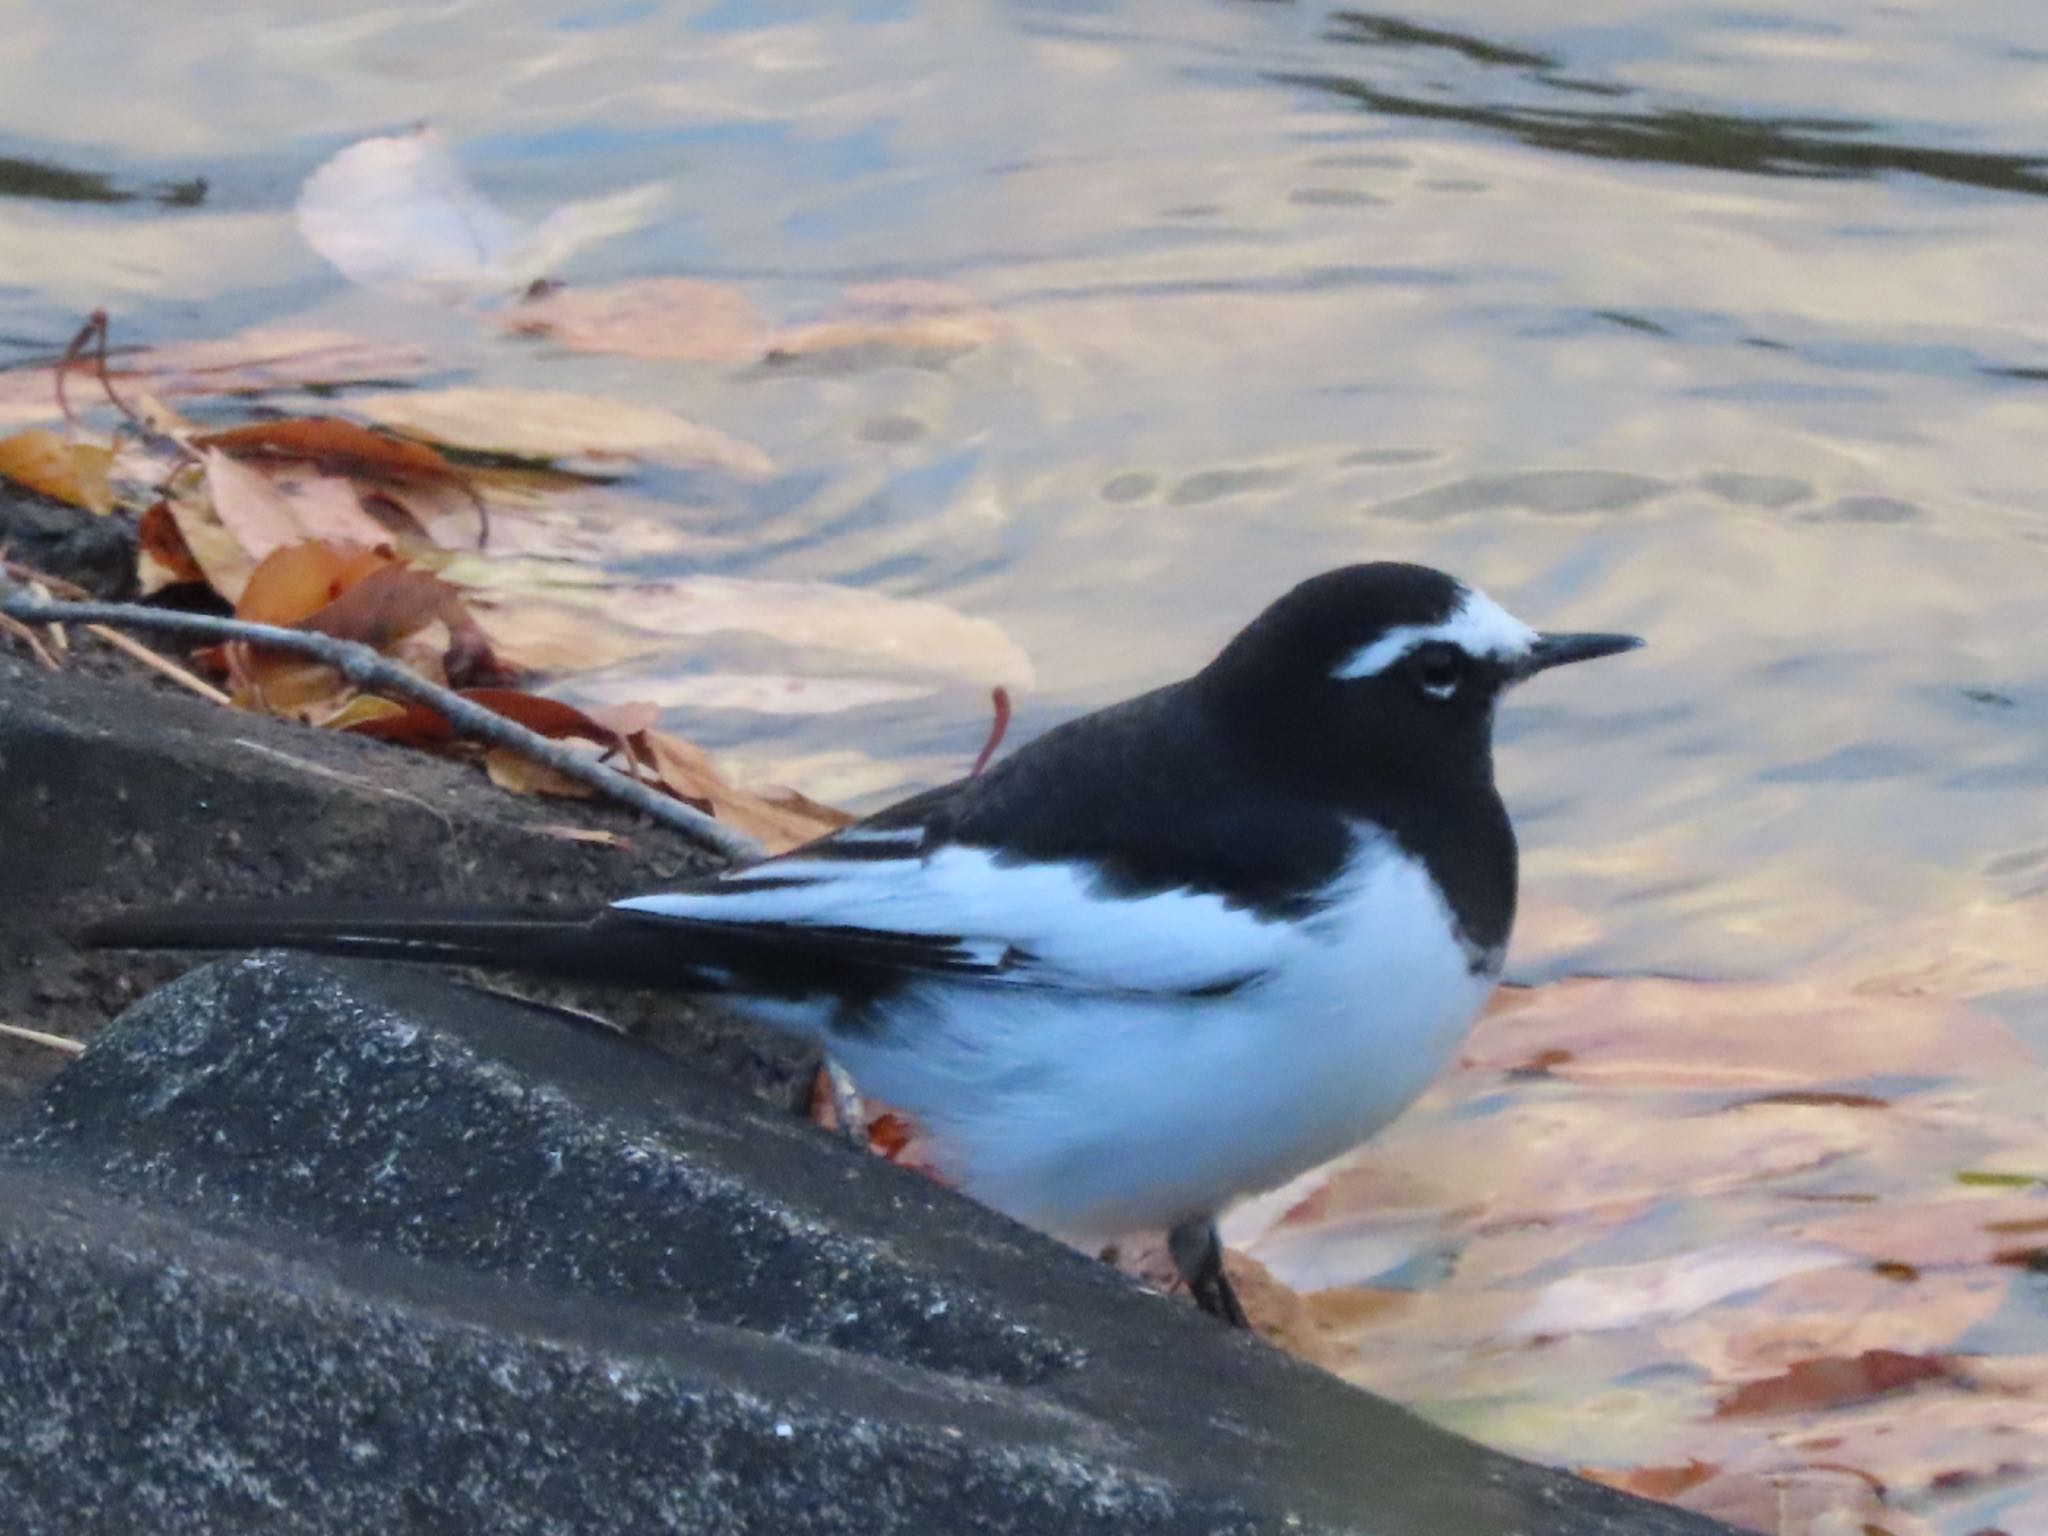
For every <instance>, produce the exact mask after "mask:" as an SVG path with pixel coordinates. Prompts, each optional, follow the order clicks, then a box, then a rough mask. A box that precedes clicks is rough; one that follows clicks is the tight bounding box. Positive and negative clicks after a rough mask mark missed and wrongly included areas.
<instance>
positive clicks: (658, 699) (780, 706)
mask: <svg viewBox="0 0 2048 1536" xmlns="http://www.w3.org/2000/svg"><path fill="white" fill-rule="evenodd" d="M572 691H573V692H574V693H575V695H576V696H577V697H578V698H582V699H587V700H589V701H591V702H593V703H598V704H603V703H612V702H624V701H626V700H628V699H645V700H647V701H648V702H649V703H652V704H655V705H658V706H659V707H660V708H662V709H695V710H704V709H727V710H738V711H743V712H746V713H750V714H759V715H830V714H837V713H839V712H840V711H842V710H848V709H869V708H872V707H874V706H875V705H878V704H903V703H908V702H909V701H911V700H913V699H924V698H930V697H931V696H932V695H933V694H935V693H937V692H938V689H937V688H935V687H933V686H931V685H929V684H918V683H905V682H896V681H893V680H891V679H888V678H879V677H796V676H792V675H789V674H787V673H776V672H710V673H701V674H699V673H688V674H684V675H682V676H662V675H660V674H654V675H650V676H635V677H619V678H602V679H591V680H589V681H587V682H584V683H582V684H580V685H578V686H577V687H576V688H575V689H574V690H572Z"/></svg>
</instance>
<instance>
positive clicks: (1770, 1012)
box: [1463, 978, 2034, 1091]
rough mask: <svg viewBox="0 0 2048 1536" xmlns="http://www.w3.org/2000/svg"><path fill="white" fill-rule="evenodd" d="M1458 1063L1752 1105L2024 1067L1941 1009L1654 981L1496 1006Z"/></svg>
mask: <svg viewBox="0 0 2048 1536" xmlns="http://www.w3.org/2000/svg"><path fill="white" fill-rule="evenodd" d="M1560 1053H1561V1054H1560ZM1463 1055H1464V1060H1465V1061H1466V1063H1467V1064H1468V1065H1470V1066H1473V1067H1478V1068H1484V1069H1488V1070H1493V1071H1500V1072H1508V1071H1513V1070H1515V1069H1516V1068H1518V1067H1520V1066H1522V1065H1523V1064H1524V1063H1526V1062H1528V1061H1529V1060H1531V1059H1532V1058H1534V1057H1537V1056H1539V1055H1542V1056H1543V1057H1544V1059H1545V1060H1546V1061H1547V1062H1548V1063H1549V1065H1548V1069H1547V1070H1548V1073H1549V1075H1551V1076H1553V1077H1557V1078H1562V1079H1564V1080H1566V1081H1569V1082H1577V1083H1599V1084H1603V1085H1611V1086H1616V1087H1621V1086H1630V1087H1637V1086H1640V1087H1652V1088H1688V1089H1704V1088H1728V1089H1740V1090H1759V1089H1761V1090H1764V1091H1770V1090H1774V1089H1780V1088H1789V1089H1797V1090H1802V1091H1811V1090H1814V1089H1816V1088H1818V1087H1821V1086H1823V1085H1826V1084H1830V1083H1840V1082H1849V1081H1857V1080H1869V1079H1874V1078H1878V1077H1886V1076H1935V1077H1947V1076H1951V1075H1953V1074H1954V1073H1956V1072H1957V1070H1958V1069H1959V1067H1960V1066H1961V1065H1962V1064H1964V1063H1967V1064H1968V1067H1969V1070H1970V1071H1972V1072H1987V1071H1995V1070H1997V1069H1999V1068H2001V1067H2010V1068H2019V1067H2025V1066H2032V1065H2033V1064H2034V1058H2033V1054H2032V1053H2031V1052H2030V1051H2029V1050H2028V1049H2027V1048H2026V1046H2025V1045H2024V1044H2023V1043H2022V1042H2021V1041H2020V1040H2019V1038H2018V1037H2017V1036H2016V1035H2014V1034H2013V1032H2012V1031H2011V1029H2010V1028H2008V1027H2007V1026H2006V1025H2005V1024H2004V1023H2002V1022H2001V1021H1999V1020H1998V1019H1996V1018H1994V1017H1992V1016H1991V1015H1990V1014H1989V1013H1986V1012H1983V1011H1980V1010H1978V1009H1974V1008H1971V1007H1968V1006H1967V1005H1964V1004H1961V1003H1956V1002H1952V1001H1949V1000H1947V999H1945V998H1940V997H1892V996H1887V995H1868V994H1864V993H1859V992H1852V991H1850V990H1848V989H1847V988H1845V987H1836V986H1828V985H1824V984H1820V983H1807V982H1776V983H1770V984H1763V983H1706V982H1694V981H1676V980H1669V979H1664V978H1646V979H1640V980H1609V979H1604V978H1603V979H1595V980H1571V981H1561V982H1555V983H1552V984H1551V985H1549V986H1545V987H1538V988H1525V989H1519V990H1516V991H1514V992H1512V993H1510V994H1506V995H1503V996H1502V997H1501V998H1500V999H1498V1001H1497V1002H1496V1004H1495V1006H1494V1008H1493V1009H1492V1010H1491V1011H1490V1012H1489V1014H1488V1015H1487V1017H1486V1018H1485V1019H1483V1020H1482V1021H1481V1023H1480V1024H1479V1026H1478V1027H1477V1028H1476V1029H1475V1030H1474V1031H1473V1035H1472V1038H1471V1039H1470V1040H1469V1041H1468V1042H1467V1044H1466V1047H1465V1051H1464V1053H1463Z"/></svg>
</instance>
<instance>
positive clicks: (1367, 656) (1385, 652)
mask: <svg viewBox="0 0 2048 1536" xmlns="http://www.w3.org/2000/svg"><path fill="white" fill-rule="evenodd" d="M1431 640H1448V641H1450V642H1451V644H1453V645H1455V646H1457V647H1458V648H1459V649H1460V650H1462V651H1464V652H1465V653H1466V654H1467V655H1471V656H1499V657H1510V656H1521V655H1524V654H1526V653H1527V652H1528V649H1529V647H1530V646H1532V645H1534V644H1535V643H1536V631H1535V630H1533V629H1531V628H1530V627H1529V626H1528V625H1526V624H1524V623H1523V622H1522V621H1521V620H1520V619H1518V618H1516V617H1515V616H1514V615H1513V614H1511V613H1509V612H1508V611H1507V609H1505V608H1503V607H1501V605H1500V604H1499V603H1496V602H1495V601H1494V600H1493V599H1492V598H1490V597H1488V596H1487V595H1486V594H1485V593H1484V592H1480V591H1476V590H1468V591H1467V592H1466V593H1465V596H1464V599H1463V600H1462V601H1461V602H1460V603H1459V604H1458V608H1457V611H1456V612H1455V613H1453V614H1452V615H1451V616H1450V617H1449V618H1447V619H1444V620H1442V621H1441V622H1440V623H1436V624H1403V625H1401V626H1400V627H1398V628H1396V629H1390V630H1388V631H1387V632H1386V633H1385V634H1383V635H1381V636H1380V637H1379V639H1377V640H1375V641H1373V642H1372V644H1370V645H1364V646H1360V647H1359V648H1358V649H1357V650H1355V651H1353V652H1352V653H1351V654H1350V655H1349V656H1348V657H1346V658H1345V659H1344V660H1343V661H1341V662H1339V663H1338V664H1337V667H1336V669H1335V670H1334V671H1333V672H1331V674H1330V675H1331V676H1332V677H1334V678H1336V679H1338V680H1339V681H1344V680H1348V679H1350V678H1355V677H1371V676H1373V675H1374V674H1375V673H1378V672H1384V671H1386V669H1387V668H1388V667H1390V666H1392V665H1393V664H1394V663H1395V662H1397V661H1399V660H1400V659H1401V658H1402V657H1403V656H1405V655H1407V654H1408V653H1409V652H1410V651H1412V650H1414V649H1415V647H1417V646H1418V645H1424V644H1427V643H1428V642H1429V641H1431Z"/></svg>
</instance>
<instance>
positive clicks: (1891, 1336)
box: [1657, 1266, 2011, 1382]
mask: <svg viewBox="0 0 2048 1536" xmlns="http://www.w3.org/2000/svg"><path fill="white" fill-rule="evenodd" d="M2010 1286H2011V1279H2010V1276H2009V1275H2007V1274H2006V1273H2005V1272H2003V1271H2000V1270H1972V1271H1968V1272H1964V1273H1958V1274H1931V1275H1922V1276H1919V1277H1917V1278H1914V1279H1911V1280H1897V1279H1888V1278H1886V1277H1885V1276H1884V1275H1881V1274H1878V1273H1876V1272H1874V1271H1872V1270H1870V1269H1867V1268H1864V1267H1862V1266H1854V1267H1847V1268H1844V1267H1837V1268H1832V1269H1823V1270H1818V1271H1814V1272H1809V1273H1805V1274H1797V1275H1792V1276H1790V1277H1788V1278H1786V1279H1783V1280H1780V1281H1778V1282H1777V1283H1775V1284H1774V1285H1772V1286H1770V1287H1769V1289H1767V1290H1766V1291H1764V1293H1763V1294H1762V1295H1761V1296H1759V1297H1757V1298H1756V1299H1755V1300H1753V1301H1749V1302H1744V1303H1729V1304H1725V1305H1720V1306H1715V1307H1712V1308H1710V1309H1708V1310H1706V1311H1703V1312H1700V1313H1698V1314H1697V1315H1695V1316H1693V1317H1689V1318H1686V1319H1684V1320H1683V1321H1681V1322H1676V1323H1673V1324H1671V1325H1670V1326H1668V1327H1666V1328H1665V1329H1663V1330H1662V1331H1661V1332H1660V1333H1659V1334H1658V1336H1657V1337H1658V1340H1659V1341H1660V1342H1661V1343H1662V1344H1663V1345H1664V1346H1665V1347H1666V1348H1667V1349H1670V1350H1671V1351H1673V1352H1674V1353H1675V1354H1678V1355H1681V1356H1683V1357H1685V1358H1686V1359H1689V1360H1691V1361H1692V1362H1693V1363H1694V1364H1696V1365H1698V1366H1699V1367H1700V1368H1701V1369H1702V1370H1704V1371H1706V1372H1707V1374H1708V1375H1709V1376H1711V1377H1712V1378H1713V1379H1714V1380H1716V1381H1721V1382H1728V1381H1743V1380H1749V1379H1753V1378H1756V1377H1760V1376H1770V1375H1774V1374H1777V1373H1780V1372H1783V1371H1786V1370H1788V1369H1790V1368H1791V1367H1793V1366H1795V1365H1797V1364H1798V1363H1799V1362H1800V1361H1802V1360H1811V1359H1824V1358H1834V1359H1848V1358H1854V1357H1856V1356H1858V1355H1862V1354H1864V1353H1866V1352H1867V1351H1870V1350H1891V1351H1896V1352H1899V1353H1903V1354H1909V1355H1928V1354H1934V1353H1938V1352H1939V1351H1942V1350H1945V1349H1947V1348H1948V1347H1949V1346H1951V1345H1952V1344H1954V1343H1955V1342H1956V1341H1957V1340H1958V1339H1960V1338H1961V1337H1962V1336H1963V1335H1964V1334H1965V1333H1967V1332H1968V1331H1969V1330H1970V1329H1972V1328H1974V1327H1976V1326H1977V1325H1978V1324H1979V1323H1982V1322H1984V1321H1986V1320H1987V1319H1989V1318H1990V1317H1992V1316H1993V1315H1994V1314H1995V1313H1996V1312H1997V1311H1998V1309H1999V1307H2000V1306H2002V1305H2003V1304H2004V1301H2005V1298H2006V1295H2007V1292H2008V1290H2009V1289H2010Z"/></svg>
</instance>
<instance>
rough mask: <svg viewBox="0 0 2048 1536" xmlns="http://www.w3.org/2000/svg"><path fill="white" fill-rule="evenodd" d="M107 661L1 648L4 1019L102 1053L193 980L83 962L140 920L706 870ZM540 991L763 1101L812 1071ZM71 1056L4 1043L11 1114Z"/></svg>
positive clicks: (123, 958) (599, 892)
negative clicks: (717, 1073) (307, 899)
mask: <svg viewBox="0 0 2048 1536" xmlns="http://www.w3.org/2000/svg"><path fill="white" fill-rule="evenodd" d="M96 647H97V642H94V641H90V640H87V639H85V638H83V637H81V638H80V639H79V640H78V642H77V646H76V649H75V652H74V655H73V658H72V660H71V662H70V663H69V664H68V665H67V667H66V669H65V671H64V672H63V673H61V674H57V675H52V674H50V673H48V672H45V671H43V670H41V669H40V668H38V667H35V666H33V665H31V664H30V663H28V662H27V661H26V660H24V659H22V658H21V657H20V656H19V655H18V654H15V653H12V652H11V651H10V650H9V649H8V648H7V643H6V642H4V641H0V1020H4V1021H6V1022H9V1023H16V1024H29V1025H33V1026H34V1027H36V1028H38V1029H43V1030H47V1031H50V1032H52V1033H55V1034H61V1035H72V1036H75V1037H79V1038H85V1037H87V1036H90V1035H91V1034H92V1032H93V1031H94V1030H96V1029H97V1028H98V1027H99V1026H100V1025H101V1024H103V1023H104V1022H105V1021H106V1020H108V1019H110V1018H112V1017H113V1016H114V1015H115V1014H116V1013H118V1012H119V1011H120V1010H121V1009H122V1008H124V1007H126V1006H127V1005H128V1004H130V1003H132V1002H134V1001H135V1000H136V998H138V997H139V996H140V995H141V994H142V992H143V991H144V990H146V989H147V987H149V986H150V985H153V984H156V983H158V982H162V981H167V980H169V979H170V978H172V977H174V976H176V975H178V974H179V973H180V972H181V971H183V970H184V969H186V968H187V967H188V964H189V962H187V961H184V960H180V959H176V958H166V957H160V956H144V955H133V954H109V953H106V952H95V951H90V950H82V949H80V948H79V947H78V945H77V943H76V942H75V938H74V935H75V934H76V932H77V930H78V929H79V928H81V927H83V926H84V925H85V924H86V923H87V922H89V921H91V920H92V919H94V918H97V917H102V916H105V915H106V914H107V913H109V912H114V911H119V910H122V909H124V908H129V907H134V906H139V905H145V904H149V903H155V902H165V901H195V900H206V899H209V898H223V897H270V896H291V895H322V896H329V897H348V896H360V897H377V896H393V895H404V896H413V897H420V898H440V899H446V900H449V901H463V900H469V901H488V902H521V901H536V902H558V903H566V904H569V905H580V906H588V907H594V906H596V905H598V904H600V903H602V902H604V901H607V900H609V899H611V898H613V897H615V896H617V895H619V894H621V893H622V892H626V891H630V890H634V889H644V888H649V887H653V886H658V885H659V884H661V883H662V882H664V881H666V880H670V879H674V878H676V877H678V876H683V875H688V874H694V873H698V872H701V871H702V870H703V869H704V868H706V867H707V866H706V861H705V859H704V857H703V855H702V854H700V853H698V852H697V851H696V850H695V849H694V848H692V847H691V846H690V845H688V844H686V843H684V842H683V841H682V840H681V839H680V838H678V837H676V836H675V835H674V834H672V833H668V832H666V831H664V830H662V829H660V828H656V827H651V826H648V825H647V824H646V823H645V822H643V821H641V820H640V819H639V818H638V817H635V816H632V815H630V814H628V813H623V812H620V811H618V810H616V809H614V808H610V807H606V806H603V805H597V804H592V803H586V802H581V801H573V800H554V799H550V800H539V799H521V798H518V797H515V796H512V795H508V794H506V793H505V792H504V791H502V790H500V789H499V788H498V787H497V786H496V785H494V784H492V783H491V782H490V781H489V780H488V779H487V778H486V777H485V776H484V775H483V773H481V772H480V771H479V770H478V769H477V768H476V767H475V766H474V765H471V764H463V763H455V762H448V761H444V760H442V759H440V758H437V757H434V756H432V755H430V754H428V753H425V752H417V751H410V750H405V749H400V748H395V747H390V746H387V745H385V744H383V743H381V742H376V741H369V740H364V739H362V738H359V737H354V736H349V735H346V734H343V733H341V732H336V731H320V730H312V729H309V728H307V727H305V726H299V725H293V724H289V723H287V722H284V721H281V720H274V719H269V718H266V717H264V716H260V715H253V714H244V713H241V712H240V711H236V710H228V709H221V708H219V707H217V706H215V705H212V704H209V703H206V702H205V701H203V700H200V699H195V698H193V697H191V696H190V695H187V694H184V693H180V692H177V691H174V690H170V689H168V688H167V687H165V686H152V685H150V684H148V683H145V682H140V681H136V680H135V679H134V678H133V677H123V676H106V675H104V673H105V672H106V671H107V670H109V669H108V667H107V663H106V658H107V655H108V653H105V652H103V651H101V650H98V649H97V648H96ZM96 666H97V667H98V668H99V669H100V671H101V673H102V675H98V676H95V675H90V669H92V668H94V667H96ZM118 667H119V668H120V669H121V670H123V671H126V672H128V673H131V674H132V673H139V672H141V669H140V668H138V667H136V666H135V664H134V663H132V662H129V661H126V660H125V659H120V660H118ZM142 676H143V677H145V678H146V677H147V676H148V674H146V673H143V674H142ZM565 829H580V830H594V831H597V832H599V833H609V834H611V835H612V836H613V837H615V838H618V839H623V843H622V844H621V843H591V842H578V841H574V840H571V839H570V838H569V837H567V836H565V835H564V832H565ZM540 990H543V992H544V995H547V996H549V997H551V998H553V999H554V1000H557V1001H562V1002H571V1003H578V1004H581V1005H583V1006H590V1007H598V1008H601V1009H602V1011H603V1012H604V1014H605V1015H606V1017H608V1018H612V1019H614V1020H616V1021H618V1022H620V1023H624V1024H629V1025H633V1026H636V1027H645V1028H649V1029H654V1030H657V1031H658V1032H659V1033H660V1034H661V1036H662V1038H663V1040H664V1041H665V1043H668V1044H670V1045H672V1046H674V1047H675V1048H677V1049H681V1050H686V1051H688V1052H691V1053H693V1054H694V1055H696V1056H697V1057H698V1059H701V1060H704V1061H706V1062H709V1063H712V1064H715V1065H716V1066H717V1067H718V1068H719V1069H720V1070H722V1071H725V1072H728V1073H730V1074H736V1075H738V1076H740V1077H742V1078H744V1079H745V1080H747V1081H748V1082H749V1083H751V1084H754V1085H756V1086H758V1087H759V1088H760V1089H761V1090H762V1091H763V1092H770V1093H780V1094H782V1095H784V1096H785V1097H786V1096H787V1092H788V1089H789V1085H790V1083H791V1082H792V1080H793V1079H794V1078H795V1077H796V1076H797V1074H798V1071H799V1065H800V1063H801V1061H802V1060H803V1058H804V1056H805V1053H804V1052H803V1051H802V1050H801V1049H799V1048H797V1047H794V1046H789V1045H786V1044H784V1043H783V1042H781V1041H779V1040H777V1039H775V1038H774V1037H772V1036H768V1035H765V1034H763V1033H762V1032H760V1031H758V1030H753V1029H747V1028H743V1027H741V1026H739V1025H737V1024H734V1023H733V1022H731V1021H729V1020H726V1019H724V1018H722V1017H721V1016H719V1015H716V1014H712V1013H709V1012H704V1011H699V1010H697V1009H696V1008H695V1007H694V1005H691V1004H689V1003H687V1002H683V1003H679V1002H678V1000H677V999H675V998H672V997H669V998H655V997H646V996H634V995H625V994H620V993H617V992H612V993H608V994H603V995H599V994H596V993H594V992H592V991H591V990H590V989H588V988H572V987H567V986H563V987H555V988H549V989H540ZM57 1061H58V1058H56V1057H54V1056H52V1055H51V1054H50V1053H48V1052H45V1051H39V1050H36V1049H34V1048H32V1047H25V1046H21V1045H19V1044H15V1043H12V1042H9V1041H5V1040H0V1111H4V1110H5V1109H6V1108H7V1107H8V1106H9V1105H10V1104H11V1103H18V1101H19V1099H20V1097H21V1096H22V1095H23V1094H24V1093H25V1092H26V1091H28V1090H29V1089H32V1088H33V1087H34V1086H35V1085H36V1084H37V1083H38V1082H40V1081H42V1080H43V1079H44V1078H46V1077H47V1076H48V1074H49V1072H50V1071H52V1070H54V1068H55V1066H56V1064H57Z"/></svg>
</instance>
